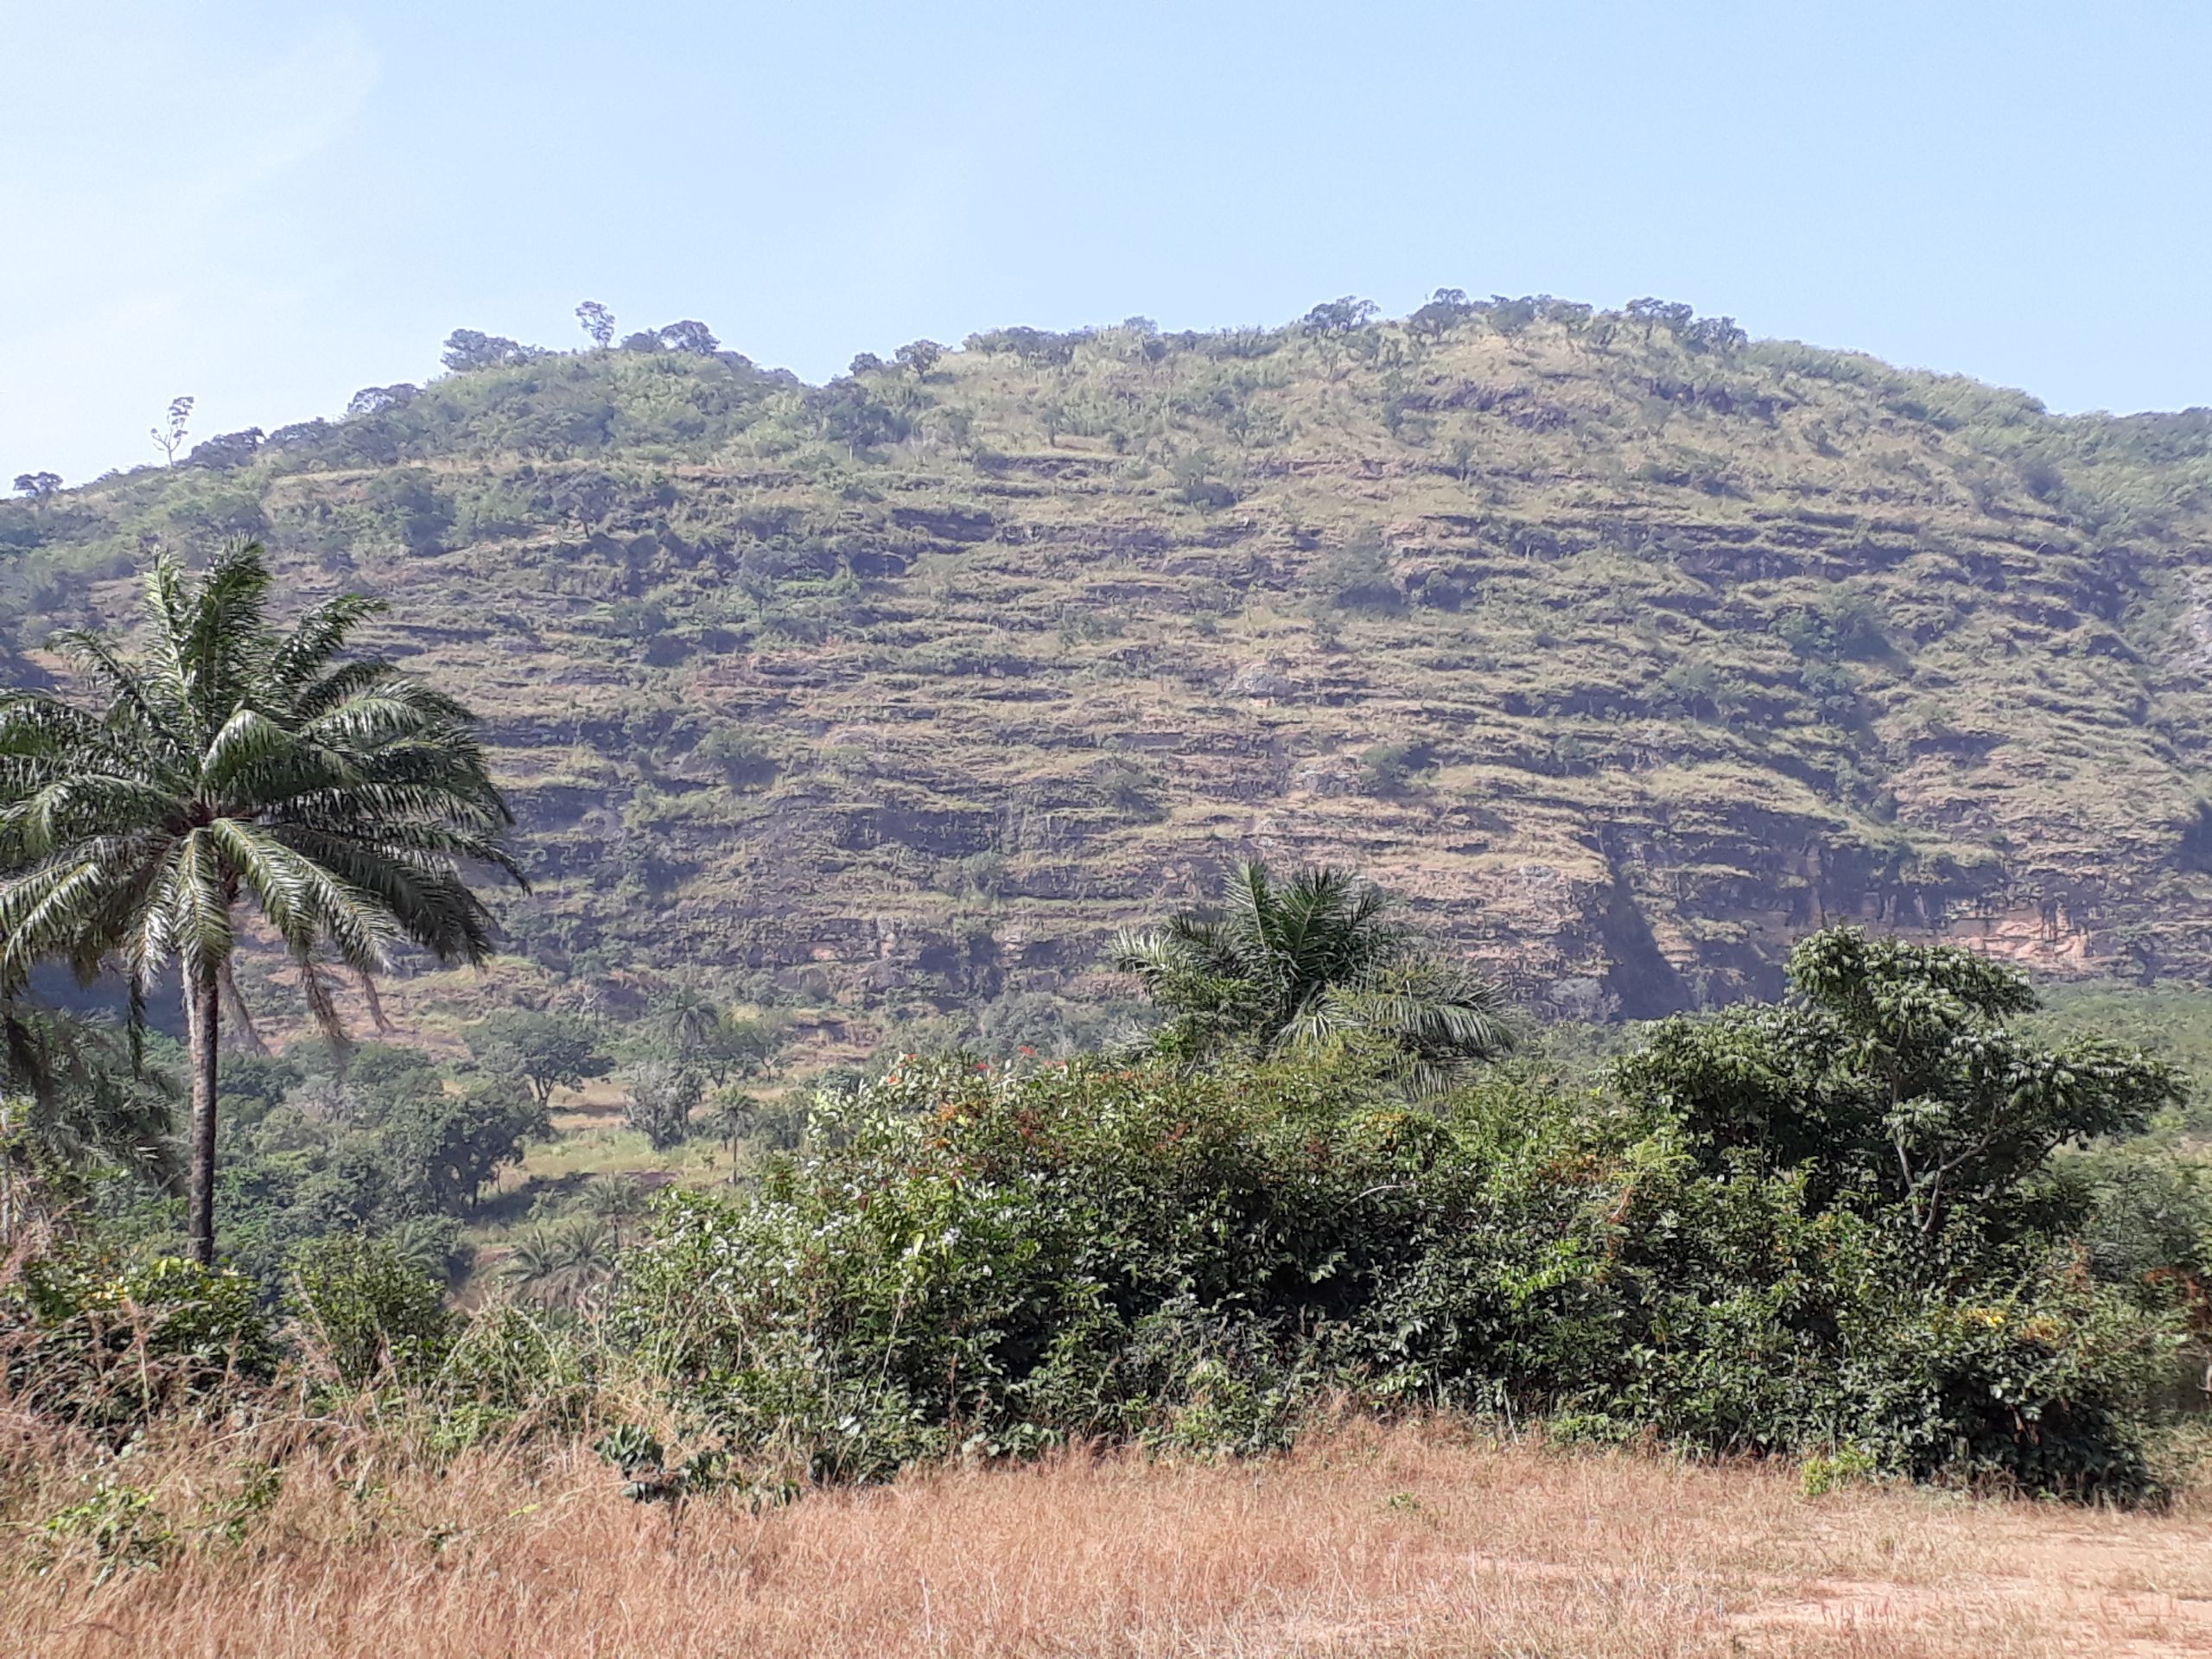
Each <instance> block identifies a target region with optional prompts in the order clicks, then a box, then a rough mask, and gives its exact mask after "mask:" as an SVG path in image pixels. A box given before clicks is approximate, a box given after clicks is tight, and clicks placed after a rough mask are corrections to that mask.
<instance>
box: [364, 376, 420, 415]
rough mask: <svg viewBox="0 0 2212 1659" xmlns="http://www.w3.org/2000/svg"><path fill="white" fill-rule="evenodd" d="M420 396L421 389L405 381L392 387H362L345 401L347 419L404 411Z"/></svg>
mask: <svg viewBox="0 0 2212 1659" xmlns="http://www.w3.org/2000/svg"><path fill="white" fill-rule="evenodd" d="M420 396H422V388H421V387H419V386H416V385H411V384H410V383H409V382H407V381H404V380H403V381H401V382H400V383H399V384H398V385H393V386H363V387H362V388H361V389H360V390H359V391H357V392H355V393H354V394H353V396H352V397H349V398H347V399H346V415H347V416H348V417H349V418H353V417H358V416H364V415H381V414H383V413H384V412H385V410H388V409H404V408H406V407H407V405H408V404H411V403H413V402H414V401H415V400H416V398H417V397H420Z"/></svg>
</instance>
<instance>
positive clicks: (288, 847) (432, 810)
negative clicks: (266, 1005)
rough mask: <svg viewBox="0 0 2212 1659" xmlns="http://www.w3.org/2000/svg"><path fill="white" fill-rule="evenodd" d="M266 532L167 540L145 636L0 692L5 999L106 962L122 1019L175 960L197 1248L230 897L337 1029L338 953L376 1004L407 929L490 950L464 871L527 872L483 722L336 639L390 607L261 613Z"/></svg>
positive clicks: (436, 947) (476, 951) (228, 980)
mask: <svg viewBox="0 0 2212 1659" xmlns="http://www.w3.org/2000/svg"><path fill="white" fill-rule="evenodd" d="M270 586H271V577H270V572H269V569H268V566H267V563H265V561H264V558H263V556H262V551H261V549H260V548H259V547H258V546H257V545H254V544H252V543H243V544H238V545H233V546H232V547H230V548H228V549H226V550H225V551H224V552H223V553H222V554H221V555H220V556H218V558H217V559H216V560H215V562H214V563H213V566H212V567H211V568H210V569H208V571H207V574H206V575H204V576H203V577H202V578H201V579H200V581H199V582H197V583H194V582H192V581H191V580H190V579H189V578H188V577H187V575H186V574H185V572H184V569H183V568H182V566H181V564H180V563H178V562H177V561H176V560H175V558H174V557H173V556H169V555H168V554H162V555H161V556H157V557H156V560H155V561H154V564H153V567H152V569H151V570H150V571H149V575H148V577H147V581H146V592H145V611H146V628H147V638H148V644H147V648H146V650H145V651H144V652H143V654H142V655H139V656H137V657H135V658H134V657H126V656H124V654H123V653H122V652H121V651H120V650H119V649H118V646H117V645H116V644H115V643H114V642H113V641H112V640H111V639H108V638H106V637H105V636H104V635H102V634H99V633H96V632H72V633H68V634H64V635H62V636H60V637H59V638H58V639H57V640H56V641H55V644H56V645H57V646H58V647H59V648H60V649H61V650H62V651H64V652H66V653H67V654H68V655H70V656H71V657H73V658H74V659H75V660H76V661H77V663H78V664H79V666H80V668H81V670H82V671H83V672H84V673H85V675H86V677H87V679H88V680H89V681H90V682H91V684H92V689H93V692H94V695H93V697H92V700H90V701H88V702H85V703H79V702H70V701H67V700H65V699H64V698H62V697H60V696H54V695H51V694H48V693H45V692H17V693H15V694H13V695H12V696H7V697H6V698H4V699H0V870H4V871H5V872H6V874H5V876H4V879H0V993H6V992H10V991H12V990H15V989H18V988H21V987H22V985H23V983H24V982H25V981H26V980H27V979H28V977H29V974H30V971H31V969H32V968H33V967H34V966H35V965H36V964H37V963H40V962H41V961H60V962H63V963H67V964H68V965H69V966H70V967H71V968H73V969H74V970H75V971H76V973H77V974H78V976H79V977H80V978H81V979H84V980H86V981H87V982H89V981H91V980H92V979H93V978H95V977H96V976H98V975H99V973H100V971H101V970H102V969H103V968H105V967H106V966H107V965H109V964H111V963H112V964H114V965H115V966H117V967H119V968H120V969H121V970H122V972H123V975H124V979H125V981H126V983H127V985H128V988H129V990H130V1010H131V1026H132V1030H133V1033H134V1034H135V1033H136V1032H137V1030H138V1029H140V1028H141V1027H142V1026H143V1019H144V1009H145V1003H146V998H147V996H148V995H149V992H150V991H151V989H152V988H153V986H154V984H155V982H156V980H157V979H158V978H159V977H160V976H162V974H163V972H164V971H165V970H166V969H168V967H169V966H170V965H171V964H172V963H175V965H176V966H177V968H178V969H179V970H180V979H181V986H182V991H183V1000H184V1005H185V1015H186V1029H187V1034H188V1046H189V1049H190V1053H191V1063H192V1135H191V1154H190V1183H189V1197H190V1204H189V1212H190V1213H189V1222H188V1231H189V1235H190V1238H191V1249H192V1253H193V1255H194V1258H195V1259H197V1260H199V1261H200V1262H209V1261H212V1260H213V1256H214V1246H215V1217H214V1179H215V1108H216V1057H217V1053H218V1050H219V1037H220V1025H221V1015H222V1010H223V1006H224V1003H225V1001H226V1000H227V1001H229V1003H230V1005H231V1006H232V1008H233V1009H234V1010H238V1011H239V1012H240V1013H243V1006H244V1005H243V1003H242V1001H240V999H239V996H238V987H237V984H236V982H234V980H233V978H232V956H233V954H234V952H235V950H236V946H237V940H238V910H239V908H240V907H241V906H251V908H253V909H255V910H257V911H258V912H260V915H261V917H262V918H263V920H264V922H266V924H267V925H268V926H269V927H270V931H273V932H274V933H275V934H276V935H277V938H278V939H280V940H281V941H282V942H283V945H284V947H285V949H286V950H288V951H289V954H290V956H291V957H292V960H293V963H294V965H295V967H296V969H297V971H298V973H299V976H300V981H301V984H302V989H303V990H304V992H305V994H306V998H307V1003H308V1008H309V1009H310V1011H311V1012H312V1013H313V1014H314V1016H315V1019H316V1020H317V1021H318V1023H319V1024H320V1025H321V1027H322V1028H323V1030H324V1031H325V1033H327V1035H328V1036H329V1037H330V1039H331V1040H332V1041H333V1042H334V1043H342V1042H343V1040H344V1031H343V1028H342V1027H341V1025H340V1019H339V1011H338V1006H337V1001H336V997H335V993H334V988H333V984H332V969H333V966H334V965H336V966H339V967H342V968H344V969H349V970H351V971H352V972H353V974H355V975H356V976H358V977H359V983H360V986H361V988H362V992H363V995H364V996H365V998H366V999H367V1000H368V1001H369V1005H370V1007H371V1008H372V1010H373V1008H374V1007H375V1001H374V976H375V975H377V974H378V973H379V972H381V971H383V970H384V969H386V968H387V967H388V965H389V963H390V961H391V955H392V952H393V951H394V950H395V949H397V948H398V947H400V946H402V945H404V944H411V945H413V946H415V947H416V948H417V949H420V950H423V951H425V952H427V953H429V955H430V956H431V957H434V958H435V959H436V960H438V961H440V962H454V961H465V962H468V963H481V962H483V961H485V960H486V958H487V957H489V956H490V955H491V954H492V949H493V945H492V919H491V917H490V914H489V912H486V909H485V907H484V906H483V904H482V902H481V901H480V899H478V898H477V896H476V894H475V893H474V891H473V890H472V889H471V887H470V886H469V883H468V880H467V877H466V874H465V873H464V872H465V869H466V868H467V867H471V866H474V867H481V868H489V869H491V870H493V871H497V872H504V873H505V874H508V875H510V876H512V877H513V878H514V879H515V880H517V881H518V882H519V881H520V880H521V879H522V878H521V873H520V870H519V868H518V866H517V864H516V862H515V861H514V859H513V857H512V855H511V854H510V853H509V852H508V851H507V850H506V849H505V845H504V844H503V842H504V837H505V831H506V829H507V828H508V826H509V825H510V824H512V822H513V816H512V813H511V812H510V811H509V810H508V807H507V804H506V802H505V800H504V799H503V798H501V796H500V794H499V790H498V788H497V787H496V786H495V785H493V782H492V779H491V775H490V773H489V772H488V771H487V770H486V766H485V760H484V754H483V751H482V750H481V748H480V747H479V746H478V744H477V741H476V738H475V735H474V730H473V728H474V719H473V717H472V716H471V715H469V713H468V711H467V709H463V708H462V707H461V705H460V704H459V703H457V702H454V700H453V699H452V698H450V697H448V696H443V695H442V694H441V693H438V692H436V691H433V690H430V689H429V688H428V687H426V686H424V685H423V684H421V683H418V682H416V681H415V680H413V679H410V678H409V677H405V676H404V675H402V674H401V673H400V672H399V671H398V670H397V668H396V667H395V666H394V665H393V664H391V663H389V662H386V661H384V660H382V659H380V658H373V657H370V658H362V657H348V656H346V646H347V645H348V642H349V640H350V639H351V637H352V636H353V633H354V632H356V631H357V630H358V629H359V626H361V624H362V623H364V622H365V621H366V620H368V619H369V618H371V617H372V616H374V615H376V614H378V613H379V612H380V611H381V610H382V609H383V607H382V606H381V604H380V603H378V601H374V600H372V599H369V598H367V597H365V596H364V595H360V594H344V595H340V597H338V598H335V599H332V600H328V601H325V602H323V603H322V604H321V605H319V606H316V607H315V608H314V609H312V610H310V611H309V612H308V613H307V614H306V616H304V617H303V618H302V619H301V620H300V621H299V622H298V623H297V624H296V626H294V627H293V628H292V629H291V630H290V631H289V632H281V631H279V630H278V629H277V628H275V627H273V626H270V625H269V623H268V622H267V620H266V611H267V606H268V600H269V593H270Z"/></svg>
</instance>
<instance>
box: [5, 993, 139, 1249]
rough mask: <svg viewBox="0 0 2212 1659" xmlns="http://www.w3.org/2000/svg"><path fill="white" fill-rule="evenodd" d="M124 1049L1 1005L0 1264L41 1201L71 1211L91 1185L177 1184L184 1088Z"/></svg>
mask: <svg viewBox="0 0 2212 1659" xmlns="http://www.w3.org/2000/svg"><path fill="white" fill-rule="evenodd" d="M119 1048H120V1045H119V1044H118V1042H117V1041H116V1039H115V1037H114V1034H113V1033H111V1032H108V1031H105V1030H103V1029H101V1028H100V1027H98V1026H95V1025H93V1024H92V1023H90V1022H89V1021H87V1020H81V1019H79V1018H76V1017H74V1016H72V1015H69V1014H58V1013H55V1012H53V1011H51V1010H49V1009H45V1008H33V1007H23V1006H22V1005H19V1004H15V1003H10V1002H4V1001H0V1255H4V1254H5V1253H6V1252H7V1251H8V1250H10V1249H11V1248H12V1247H13V1245H14V1243H15V1241H16V1236H17V1234H18V1232H19V1231H20V1230H21V1229H22V1225H23V1224H24V1223H25V1222H26V1221H27V1220H29V1218H30V1217H31V1216H32V1215H33V1214H34V1213H35V1211H37V1209H38V1208H39V1205H40V1200H41V1198H47V1197H51V1196H53V1195H54V1192H56V1191H57V1190H58V1192H59V1193H60V1196H61V1197H62V1198H63V1199H64V1200H65V1201H67V1199H69V1198H73V1197H74V1196H76V1195H77V1194H78V1193H79V1192H80V1191H81V1183H82V1181H83V1179H84V1178H86V1177H87V1176H90V1175H92V1174H95V1173H99V1172H101V1171H104V1170H112V1171H119V1172H121V1173H124V1174H127V1175H130V1176H133V1177H135V1178H137V1179H138V1180H140V1181H142V1182H143V1183H145V1184H146V1185H149V1186H153V1187H157V1188H159V1187H166V1186H168V1185H169V1184H170V1183H171V1182H172V1181H174V1180H175V1178H176V1174H177V1159H176V1142H175V1138H174V1136H173V1134H172V1126H171V1123H170V1104H171V1099H172V1096H173V1095H174V1092H175V1085H174V1084H171V1083H170V1082H169V1080H168V1078H167V1077H164V1076H162V1075H161V1074H159V1073H156V1072H147V1071H139V1070H136V1069H134V1068H132V1067H130V1065H128V1064H126V1062H125V1060H124V1056H123V1055H122V1054H121V1053H119V1052H118V1049H119Z"/></svg>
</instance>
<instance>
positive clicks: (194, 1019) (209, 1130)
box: [184, 966, 223, 1267]
mask: <svg viewBox="0 0 2212 1659" xmlns="http://www.w3.org/2000/svg"><path fill="white" fill-rule="evenodd" d="M222 1007H223V1004H222V987H221V984H220V982H219V981H218V980H217V978H216V976H214V975H213V973H209V972H202V971H198V970H195V969H192V968H191V967H189V966H188V967H187V968H186V969H185V994H184V1014H185V1028H186V1034H187V1036H188V1039H189V1040H190V1043H191V1047H192V1171H191V1200H190V1213H189V1216H188V1220H187V1223H186V1230H187V1231H188V1233H189V1234H190V1235H191V1239H192V1259H193V1260H194V1261H195V1262H200V1264H201V1265H202V1266H209V1267H212V1266H213V1264H214V1261H215V1039H216V1037H217V1036H218V1034H219V1022H220V1020H221V1017H222Z"/></svg>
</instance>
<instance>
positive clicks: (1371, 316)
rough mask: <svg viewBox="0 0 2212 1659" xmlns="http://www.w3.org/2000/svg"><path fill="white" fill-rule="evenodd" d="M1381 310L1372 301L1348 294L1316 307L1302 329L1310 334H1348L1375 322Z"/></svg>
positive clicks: (1309, 313) (1306, 317) (1308, 314)
mask: <svg viewBox="0 0 2212 1659" xmlns="http://www.w3.org/2000/svg"><path fill="white" fill-rule="evenodd" d="M1379 310H1380V307H1378V306H1377V305H1376V303H1375V302H1374V301H1372V300H1358V299H1354V298H1353V297H1352V296H1351V295H1349V294H1347V295H1345V296H1344V297H1343V298H1342V299H1340V300H1326V301H1324V302H1322V303H1321V304H1319V305H1317V306H1315V307H1314V308H1313V309H1312V310H1311V311H1308V312H1307V313H1306V315H1305V318H1304V320H1303V321H1302V322H1301V324H1300V327H1303V328H1304V329H1305V330H1306V333H1307V334H1350V333H1351V332H1352V330H1354V329H1355V328H1364V327H1366V326H1367V325H1368V324H1369V323H1370V322H1372V321H1375V318H1376V313H1377V312H1378V311H1379Z"/></svg>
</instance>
